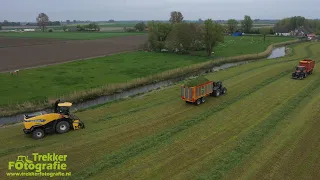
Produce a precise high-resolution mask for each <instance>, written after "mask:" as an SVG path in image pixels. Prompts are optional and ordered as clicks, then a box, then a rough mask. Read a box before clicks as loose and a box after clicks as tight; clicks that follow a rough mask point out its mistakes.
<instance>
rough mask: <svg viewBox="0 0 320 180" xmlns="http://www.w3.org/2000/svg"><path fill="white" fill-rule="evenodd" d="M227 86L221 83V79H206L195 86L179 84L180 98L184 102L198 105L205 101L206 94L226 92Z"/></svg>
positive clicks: (213, 94) (217, 94)
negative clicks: (215, 80)
mask: <svg viewBox="0 0 320 180" xmlns="http://www.w3.org/2000/svg"><path fill="white" fill-rule="evenodd" d="M226 93H227V88H225V87H224V86H223V85H222V82H221V81H217V82H213V81H207V82H206V83H201V84H199V85H196V86H186V85H182V86H181V98H182V99H183V100H184V101H185V102H186V103H192V104H195V105H200V104H202V103H204V102H205V97H206V96H215V97H218V96H220V95H223V94H226Z"/></svg>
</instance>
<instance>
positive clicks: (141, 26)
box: [134, 22, 146, 32]
mask: <svg viewBox="0 0 320 180" xmlns="http://www.w3.org/2000/svg"><path fill="white" fill-rule="evenodd" d="M134 28H135V29H136V30H137V31H140V32H142V31H144V30H145V29H146V24H144V22H139V23H137V24H136V25H135V26H134Z"/></svg>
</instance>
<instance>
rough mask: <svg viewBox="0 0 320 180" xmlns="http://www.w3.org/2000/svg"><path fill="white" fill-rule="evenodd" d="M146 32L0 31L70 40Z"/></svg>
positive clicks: (10, 33) (8, 34)
mask: <svg viewBox="0 0 320 180" xmlns="http://www.w3.org/2000/svg"><path fill="white" fill-rule="evenodd" d="M143 34H144V33H139V32H133V33H124V32H51V33H50V32H23V33H20V32H0V37H10V38H44V39H46V38H50V39H68V40H93V39H103V38H111V37H119V36H134V35H143Z"/></svg>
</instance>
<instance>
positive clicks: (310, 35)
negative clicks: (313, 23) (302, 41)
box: [307, 33, 317, 40]
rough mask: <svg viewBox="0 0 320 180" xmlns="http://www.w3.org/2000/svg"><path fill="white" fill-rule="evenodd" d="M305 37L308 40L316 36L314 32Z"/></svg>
mask: <svg viewBox="0 0 320 180" xmlns="http://www.w3.org/2000/svg"><path fill="white" fill-rule="evenodd" d="M307 37H308V40H315V39H317V36H316V35H315V34H314V33H311V34H308V35H307Z"/></svg>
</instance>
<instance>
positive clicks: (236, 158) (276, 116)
mask: <svg viewBox="0 0 320 180" xmlns="http://www.w3.org/2000/svg"><path fill="white" fill-rule="evenodd" d="M319 86H320V79H319V78H317V80H315V81H314V83H313V84H309V85H308V86H306V88H305V90H304V91H301V92H299V93H298V94H297V96H295V97H293V98H292V99H290V100H289V101H288V102H287V103H285V104H284V105H283V106H282V108H280V109H279V110H277V111H276V112H274V113H273V114H272V115H270V116H269V117H268V118H267V119H266V120H264V121H263V123H262V124H260V125H259V126H257V127H256V128H255V129H253V130H252V131H251V132H250V133H248V135H247V136H245V137H243V138H242V139H240V140H239V144H238V146H237V147H236V148H235V149H234V150H232V151H230V152H229V153H227V154H224V155H223V156H222V157H220V158H219V159H217V160H216V161H215V162H214V163H213V168H211V169H210V170H209V171H208V172H206V173H204V174H202V175H200V176H199V178H198V179H200V180H202V179H221V178H222V177H223V176H224V175H225V174H226V173H227V172H229V171H230V170H231V169H233V168H234V167H236V166H237V165H238V164H239V163H241V162H242V161H243V160H244V159H245V158H247V156H248V155H249V154H250V152H251V151H252V150H253V149H254V148H255V147H256V146H257V145H258V143H259V142H261V141H262V140H263V139H264V138H265V137H266V136H267V135H268V134H269V133H271V132H272V131H273V129H274V128H275V127H276V126H277V124H278V123H280V122H281V121H282V120H283V119H285V117H286V116H288V115H289V114H290V113H291V112H292V111H293V110H295V108H296V107H298V106H299V102H300V101H301V100H303V99H304V98H306V97H308V96H311V95H312V93H311V92H312V91H314V90H315V89H317V88H318V87H319Z"/></svg>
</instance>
